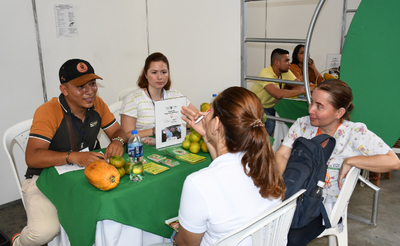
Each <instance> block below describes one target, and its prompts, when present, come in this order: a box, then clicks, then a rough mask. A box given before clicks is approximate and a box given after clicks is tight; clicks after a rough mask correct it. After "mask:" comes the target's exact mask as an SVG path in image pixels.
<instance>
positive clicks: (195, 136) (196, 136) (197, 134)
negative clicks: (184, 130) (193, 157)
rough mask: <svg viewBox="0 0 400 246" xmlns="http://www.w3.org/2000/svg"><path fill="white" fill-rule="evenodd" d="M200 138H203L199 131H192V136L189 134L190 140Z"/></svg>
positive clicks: (197, 140)
mask: <svg viewBox="0 0 400 246" xmlns="http://www.w3.org/2000/svg"><path fill="white" fill-rule="evenodd" d="M200 139H201V135H200V134H199V133H198V132H196V131H192V132H191V133H190V136H189V140H190V142H199V141H200Z"/></svg>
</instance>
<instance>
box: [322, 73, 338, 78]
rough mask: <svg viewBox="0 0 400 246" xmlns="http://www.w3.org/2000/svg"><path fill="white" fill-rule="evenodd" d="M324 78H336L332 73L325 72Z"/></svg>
mask: <svg viewBox="0 0 400 246" xmlns="http://www.w3.org/2000/svg"><path fill="white" fill-rule="evenodd" d="M324 79H336V78H335V77H334V76H333V75H332V74H329V73H324Z"/></svg>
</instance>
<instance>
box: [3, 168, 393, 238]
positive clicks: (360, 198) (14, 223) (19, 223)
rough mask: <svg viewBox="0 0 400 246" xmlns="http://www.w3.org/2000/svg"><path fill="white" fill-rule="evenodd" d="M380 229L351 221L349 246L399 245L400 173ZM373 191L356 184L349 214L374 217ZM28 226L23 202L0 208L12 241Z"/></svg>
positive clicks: (389, 185)
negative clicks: (372, 213) (16, 234)
mask: <svg viewBox="0 0 400 246" xmlns="http://www.w3.org/2000/svg"><path fill="white" fill-rule="evenodd" d="M379 187H380V188H381V195H380V202H379V214H378V222H377V224H378V226H377V227H376V228H375V227H372V226H369V225H366V224H363V223H360V222H357V221H354V220H351V219H349V220H348V230H349V237H348V239H349V244H348V245H349V246H369V245H379V246H393V245H400V226H399V225H398V224H399V223H400V170H398V171H393V172H392V177H391V179H390V180H388V179H385V178H382V179H381V183H380V185H379ZM372 199H373V191H372V190H371V189H369V188H368V187H366V186H364V187H361V186H360V185H357V186H356V188H355V190H354V192H353V195H352V198H351V200H350V204H349V213H350V214H353V215H357V216H362V217H364V218H366V219H370V218H371V211H372ZM25 225H26V214H25V210H24V207H23V205H22V203H17V204H14V205H12V206H7V207H5V208H4V207H3V208H1V209H0V230H1V231H3V233H5V234H6V235H7V236H8V237H9V238H11V237H12V236H13V235H14V234H15V233H17V232H20V231H21V229H22V228H23V227H24V226H25ZM322 245H323V246H327V245H328V239H327V238H326V237H325V238H318V239H315V240H314V241H312V242H310V243H309V244H308V246H322Z"/></svg>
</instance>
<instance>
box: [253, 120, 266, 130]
mask: <svg viewBox="0 0 400 246" xmlns="http://www.w3.org/2000/svg"><path fill="white" fill-rule="evenodd" d="M257 126H264V124H263V123H262V121H261V120H260V119H257V120H255V121H254V122H253V128H254V127H257Z"/></svg>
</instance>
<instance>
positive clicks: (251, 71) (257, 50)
mask: <svg viewBox="0 0 400 246" xmlns="http://www.w3.org/2000/svg"><path fill="white" fill-rule="evenodd" d="M318 2H319V0H297V1H292V0H268V1H258V2H250V3H248V5H247V6H248V14H247V15H248V23H249V24H248V26H247V28H248V31H247V36H248V37H257V38H264V37H268V38H289V39H305V38H306V35H307V31H308V28H309V24H310V21H311V17H312V15H313V14H314V11H315V8H316V6H317V4H318ZM342 12H343V0H326V2H325V4H324V7H323V8H322V10H321V13H320V15H319V17H318V20H317V22H316V25H315V29H314V32H313V37H312V41H311V45H310V56H311V58H313V59H314V61H315V64H316V67H317V69H318V70H319V71H320V72H321V71H323V70H324V69H326V59H327V55H328V54H339V53H340V37H341V25H342ZM265 23H267V24H265ZM295 46H296V44H278V43H268V44H266V45H265V44H261V43H249V44H248V59H247V61H248V62H247V74H248V75H251V76H257V75H258V74H259V73H260V71H261V69H263V68H264V67H268V66H269V65H270V57H271V52H272V50H274V49H275V48H282V49H286V50H288V51H289V53H290V57H292V53H293V49H294V47H295Z"/></svg>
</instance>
